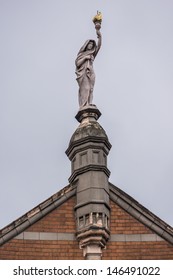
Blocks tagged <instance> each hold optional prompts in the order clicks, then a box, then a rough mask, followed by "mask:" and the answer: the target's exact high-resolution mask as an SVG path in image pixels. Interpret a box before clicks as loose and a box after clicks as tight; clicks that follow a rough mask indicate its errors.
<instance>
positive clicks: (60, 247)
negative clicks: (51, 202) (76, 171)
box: [0, 197, 173, 260]
mask: <svg viewBox="0 0 173 280" xmlns="http://www.w3.org/2000/svg"><path fill="white" fill-rule="evenodd" d="M110 203H111V220H110V224H111V227H110V228H111V234H145V233H146V234H147V233H150V234H151V233H152V232H151V231H150V230H149V229H148V228H147V227H145V226H144V225H142V224H141V223H139V222H138V221H137V220H136V219H134V218H133V217H131V216H130V215H129V214H128V213H126V212H125V211H124V210H122V209H121V208H120V207H119V206H117V205H115V203H114V202H112V201H111V202H110ZM75 204H76V201H75V197H72V198H70V199H69V200H68V201H66V202H65V203H64V204H63V205H61V206H60V207H58V208H57V209H56V210H54V211H52V212H51V213H50V214H48V215H46V217H44V218H42V219H41V220H40V221H38V222H36V223H35V224H34V225H32V226H31V227H29V228H28V229H27V230H26V231H30V232H31V231H33V232H59V233H74V234H75V230H76V225H75V218H74V206H75ZM0 259H69V260H70V259H72V260H77V259H83V252H82V250H80V249H79V246H78V243H77V241H66V240H64V241H58V240H52V241H48V240H18V239H13V240H11V241H9V242H7V243H6V244H4V245H3V246H1V247H0ZM103 259H119V260H120V259H173V246H172V245H170V244H169V243H168V242H166V241H157V242H111V241H108V243H107V247H106V249H105V250H103Z"/></svg>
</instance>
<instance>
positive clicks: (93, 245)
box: [66, 105, 111, 259]
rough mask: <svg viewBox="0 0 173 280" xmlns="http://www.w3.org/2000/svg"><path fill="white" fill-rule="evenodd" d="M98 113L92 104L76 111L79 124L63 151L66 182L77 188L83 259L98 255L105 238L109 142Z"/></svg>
mask: <svg viewBox="0 0 173 280" xmlns="http://www.w3.org/2000/svg"><path fill="white" fill-rule="evenodd" d="M100 115H101V113H100V111H99V110H98V109H97V107H96V106H95V105H92V106H86V107H83V108H82V109H81V110H80V111H79V112H78V113H77V115H76V119H77V120H78V121H79V123H80V125H79V127H78V128H77V129H76V131H75V132H74V134H73V135H72V138H71V140H70V143H69V147H68V149H67V151H66V154H67V156H68V157H69V159H70V161H71V176H70V178H69V182H70V183H71V184H72V185H76V188H77V194H76V206H75V215H76V236H77V239H78V241H79V246H80V248H81V249H83V252H84V255H85V258H87V259H88V258H89V259H92V258H93V259H95V258H96V257H97V258H101V252H102V248H104V247H105V246H106V242H107V240H108V239H109V216H110V207H109V187H108V178H109V176H110V171H109V170H108V168H107V155H108V153H109V150H110V148H111V144H110V143H109V140H108V137H107V135H106V133H105V131H104V129H103V128H102V127H101V126H100V124H99V123H98V122H97V120H98V119H99V117H100Z"/></svg>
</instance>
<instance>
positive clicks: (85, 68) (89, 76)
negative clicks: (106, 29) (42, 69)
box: [75, 26, 101, 108]
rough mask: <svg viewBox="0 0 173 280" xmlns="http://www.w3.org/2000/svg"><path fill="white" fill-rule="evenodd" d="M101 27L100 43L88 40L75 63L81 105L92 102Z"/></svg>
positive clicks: (98, 32)
mask: <svg viewBox="0 0 173 280" xmlns="http://www.w3.org/2000/svg"><path fill="white" fill-rule="evenodd" d="M100 27H101V26H99V27H97V28H96V34H97V38H98V43H97V45H96V42H95V41H94V40H87V41H86V42H85V44H84V45H83V46H82V48H81V49H80V50H79V53H78V55H77V58H76V61H75V64H76V75H77V78H76V80H77V82H78V85H79V106H80V108H82V107H83V106H86V105H89V104H92V100H93V88H94V84H95V73H94V69H93V61H94V59H95V57H96V55H97V53H98V51H99V49H100V47H101V33H100Z"/></svg>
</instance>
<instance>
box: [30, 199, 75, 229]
mask: <svg viewBox="0 0 173 280" xmlns="http://www.w3.org/2000/svg"><path fill="white" fill-rule="evenodd" d="M75 204H76V200H75V197H72V198H71V199H69V200H67V201H66V202H65V203H63V204H62V205H61V206H59V207H58V208H57V209H56V210H54V211H52V212H51V213H49V214H48V215H46V217H45V218H43V219H41V220H39V221H38V222H37V223H35V224H33V225H32V226H31V227H29V228H28V229H27V230H25V231H37V232H38V231H41V232H69V233H72V232H73V233H75V230H76V224H75V219H74V206H75Z"/></svg>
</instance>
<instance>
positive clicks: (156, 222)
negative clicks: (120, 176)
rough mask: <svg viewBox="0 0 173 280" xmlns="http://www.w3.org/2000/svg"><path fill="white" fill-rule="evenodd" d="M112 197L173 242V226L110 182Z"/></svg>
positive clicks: (126, 209)
mask: <svg viewBox="0 0 173 280" xmlns="http://www.w3.org/2000/svg"><path fill="white" fill-rule="evenodd" d="M109 186H110V188H109V189H110V198H111V199H112V201H114V202H115V203H116V204H117V205H118V206H120V207H121V208H122V209H124V210H125V211H126V212H127V213H129V214H130V215H131V216H132V217H134V218H135V219H137V220H138V221H139V222H141V223H142V224H143V225H145V226H147V227H148V228H149V229H150V230H151V231H153V232H155V233H156V234H157V235H159V236H160V237H162V238H163V239H165V240H166V241H168V242H169V243H171V244H173V228H172V227H171V226H170V225H168V224H167V223H165V222H164V221H163V220H161V219H160V218H159V217H157V216H156V215H155V214H153V213H152V212H151V211H149V210H148V209H147V208H145V207H144V206H143V205H141V204H140V203H139V202H137V201H136V200H135V199H134V198H132V197H131V196H129V195H128V194H127V193H125V192H123V191H122V190H121V189H119V188H118V187H116V186H114V185H113V184H111V183H109Z"/></svg>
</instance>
